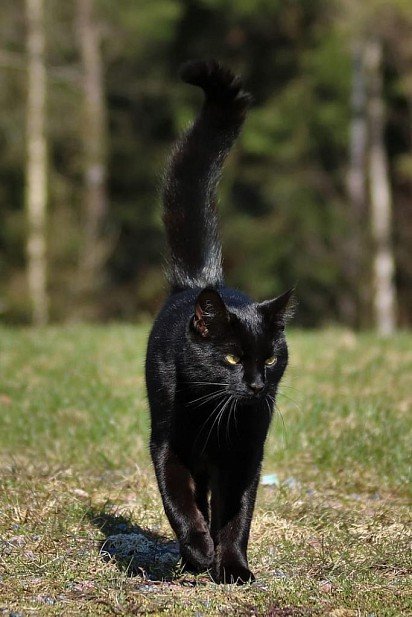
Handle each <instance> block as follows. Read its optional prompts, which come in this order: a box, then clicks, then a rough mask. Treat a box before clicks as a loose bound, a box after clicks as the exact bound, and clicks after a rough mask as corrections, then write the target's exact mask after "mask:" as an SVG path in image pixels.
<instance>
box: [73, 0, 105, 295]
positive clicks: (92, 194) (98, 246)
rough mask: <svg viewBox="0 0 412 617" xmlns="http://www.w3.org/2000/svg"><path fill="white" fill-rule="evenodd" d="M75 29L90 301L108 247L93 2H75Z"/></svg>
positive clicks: (85, 288)
mask: <svg viewBox="0 0 412 617" xmlns="http://www.w3.org/2000/svg"><path fill="white" fill-rule="evenodd" d="M77 29H78V37H79V43H80V55H81V63H82V72H83V122H82V125H81V130H82V137H83V155H84V239H83V247H82V250H81V255H80V264H79V288H80V291H81V295H82V296H83V299H84V300H86V303H87V301H88V300H89V301H92V300H93V296H94V294H95V292H96V291H97V290H98V289H99V287H100V286H101V283H102V276H103V267H104V264H105V261H106V259H107V252H108V246H107V242H105V240H104V237H103V227H104V223H105V219H106V215H107V204H108V199H107V190H106V177H107V113H106V105H105V97H104V85H103V66H102V57H101V35H100V30H99V26H98V24H97V22H96V19H95V16H94V0H77Z"/></svg>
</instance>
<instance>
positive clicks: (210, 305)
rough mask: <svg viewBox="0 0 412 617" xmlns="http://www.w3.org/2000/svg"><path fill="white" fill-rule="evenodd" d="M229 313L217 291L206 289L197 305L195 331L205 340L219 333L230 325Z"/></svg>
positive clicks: (194, 320)
mask: <svg viewBox="0 0 412 617" xmlns="http://www.w3.org/2000/svg"><path fill="white" fill-rule="evenodd" d="M229 319H230V318H229V311H228V310H227V308H226V305H225V303H224V302H223V300H222V297H221V296H220V294H219V293H218V292H217V291H216V290H215V289H204V290H203V291H201V292H200V294H199V295H198V297H197V299H196V303H195V314H194V316H193V321H192V326H193V329H194V330H195V331H196V332H197V333H198V334H200V336H202V337H203V338H207V337H209V336H210V335H211V334H213V333H217V332H219V330H221V329H222V328H224V327H225V326H227V325H228V324H229Z"/></svg>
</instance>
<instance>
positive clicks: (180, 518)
mask: <svg viewBox="0 0 412 617" xmlns="http://www.w3.org/2000/svg"><path fill="white" fill-rule="evenodd" d="M151 454H152V459H153V463H154V466H155V470H156V477H157V481H158V484H159V489H160V493H161V495H162V500H163V505H164V509H165V512H166V515H167V517H168V519H169V522H170V525H171V526H172V528H173V531H174V532H175V534H176V536H177V539H178V540H179V545H180V553H181V555H182V559H183V562H184V563H185V564H186V566H187V567H189V568H191V569H193V570H195V571H204V570H207V568H209V566H211V565H212V562H213V560H214V543H213V540H212V538H211V535H210V531H209V526H208V522H207V521H206V520H205V517H204V516H203V514H202V512H201V511H200V509H199V507H198V505H197V503H196V490H195V482H194V479H193V476H192V474H191V473H190V471H189V469H188V468H187V467H186V466H185V465H184V464H183V463H182V461H181V460H180V459H179V457H178V456H177V455H176V453H175V452H173V450H172V448H171V447H170V445H169V444H168V443H162V444H161V445H157V444H155V443H153V442H152V443H151Z"/></svg>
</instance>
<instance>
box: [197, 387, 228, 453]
mask: <svg viewBox="0 0 412 617" xmlns="http://www.w3.org/2000/svg"><path fill="white" fill-rule="evenodd" d="M229 401H230V395H229V398H227V399H226V400H225V401H224V403H223V406H222V405H221V406H220V408H219V411H218V413H217V415H216V417H215V419H214V420H213V423H212V426H211V428H210V431H209V433H208V436H207V438H206V441H205V445H204V446H203V449H202V453H203V452H204V451H205V449H206V446H207V443H208V441H209V439H210V436H211V434H212V431H213V428H214V426H215V424H216V421H219V418H220V417H221V414H222V412H223V410H224V409H225V407H226V405H227V404H228V402H229ZM215 411H217V409H216V410H215ZM218 438H219V431H218Z"/></svg>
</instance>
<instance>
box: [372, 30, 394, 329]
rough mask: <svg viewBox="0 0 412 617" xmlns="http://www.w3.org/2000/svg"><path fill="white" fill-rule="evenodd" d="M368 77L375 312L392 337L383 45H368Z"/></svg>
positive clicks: (392, 288)
mask: <svg viewBox="0 0 412 617" xmlns="http://www.w3.org/2000/svg"><path fill="white" fill-rule="evenodd" d="M365 60H366V66H367V71H368V77H369V96H368V119H369V182H370V208H371V233H372V242H373V308H374V315H375V324H376V327H377V330H378V332H379V334H381V335H383V336H389V335H391V334H392V333H393V332H394V330H395V328H396V289H395V284H394V273H395V259H394V254H393V247H392V195H391V187H390V182H389V170H388V160H387V156H386V150H385V109H384V102H383V76H382V42H381V41H380V40H378V39H372V40H370V41H369V42H368V44H367V49H366V55H365Z"/></svg>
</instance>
